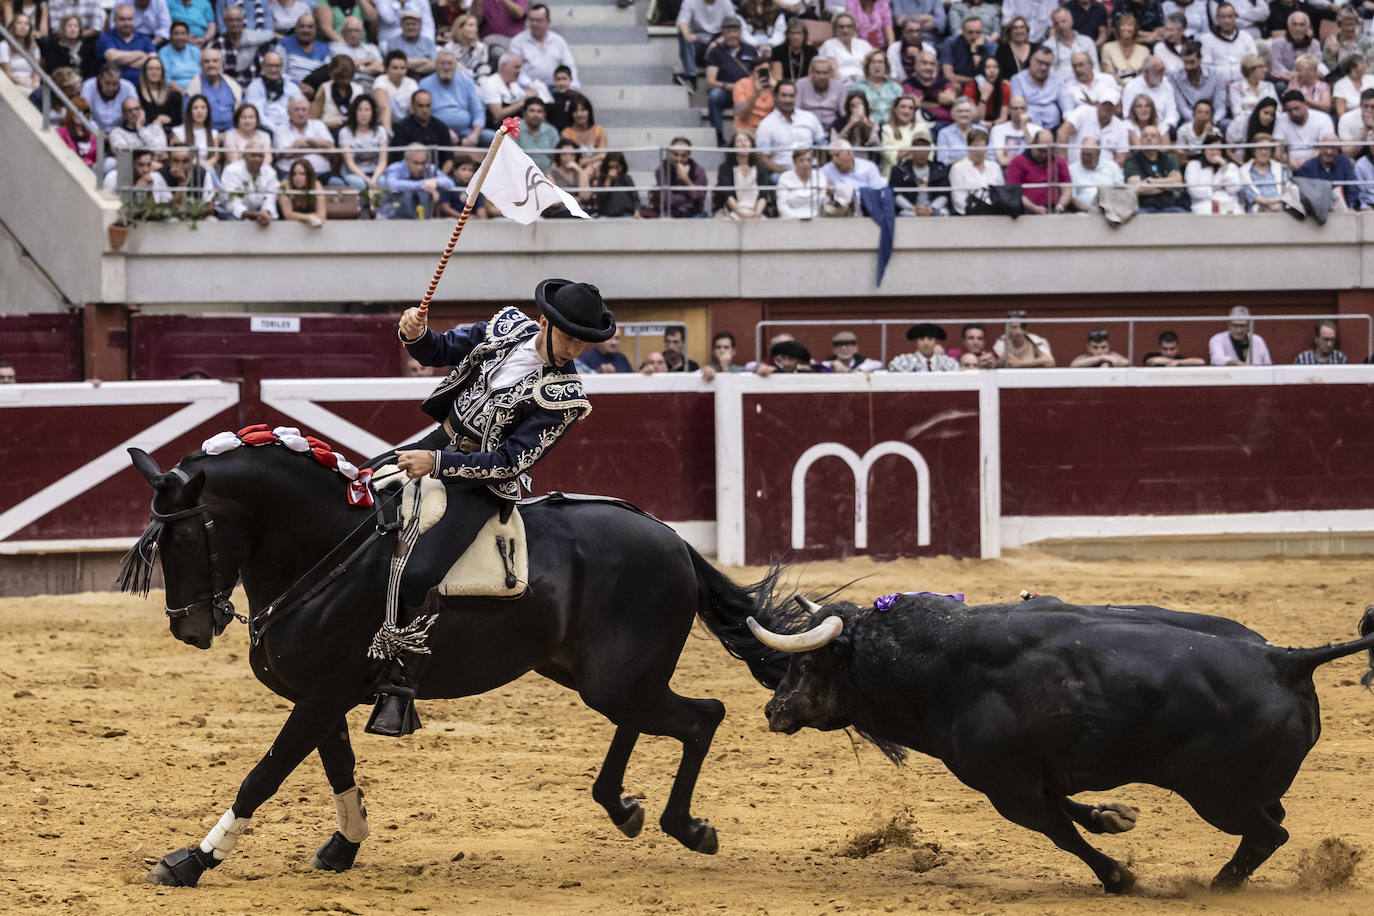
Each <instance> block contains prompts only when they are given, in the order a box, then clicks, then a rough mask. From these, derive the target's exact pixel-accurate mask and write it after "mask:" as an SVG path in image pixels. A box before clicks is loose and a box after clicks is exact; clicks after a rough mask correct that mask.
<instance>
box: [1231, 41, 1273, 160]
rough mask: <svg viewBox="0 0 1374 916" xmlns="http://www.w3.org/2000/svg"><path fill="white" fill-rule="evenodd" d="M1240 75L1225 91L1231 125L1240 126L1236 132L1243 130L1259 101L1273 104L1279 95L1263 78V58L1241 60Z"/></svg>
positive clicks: (1253, 56) (1255, 55)
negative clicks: (1272, 101) (1268, 100)
mask: <svg viewBox="0 0 1374 916" xmlns="http://www.w3.org/2000/svg"><path fill="white" fill-rule="evenodd" d="M1240 73H1241V77H1242V78H1241V79H1238V80H1236V81H1235V82H1234V83H1232V84H1231V85H1230V86H1229V87H1228V88H1227V90H1226V99H1227V102H1228V104H1229V107H1230V112H1231V123H1232V124H1233V125H1236V124H1238V125H1240V126H1239V127H1238V128H1236V129H1237V130H1238V131H1240V130H1244V129H1245V124H1246V122H1247V121H1248V120H1249V118H1250V113H1251V112H1252V111H1254V110H1255V106H1256V105H1258V104H1259V103H1260V99H1266V98H1268V99H1273V100H1274V102H1275V103H1277V102H1278V100H1279V94H1278V91H1277V90H1275V89H1274V84H1273V83H1271V82H1269V81H1268V80H1267V79H1265V78H1264V76H1265V72H1264V58H1263V57H1260V56H1259V55H1258V54H1252V55H1250V56H1249V57H1246V58H1243V59H1242V60H1241V62H1240ZM1226 139H1228V140H1230V139H1231V132H1230V130H1228V131H1227V137H1226Z"/></svg>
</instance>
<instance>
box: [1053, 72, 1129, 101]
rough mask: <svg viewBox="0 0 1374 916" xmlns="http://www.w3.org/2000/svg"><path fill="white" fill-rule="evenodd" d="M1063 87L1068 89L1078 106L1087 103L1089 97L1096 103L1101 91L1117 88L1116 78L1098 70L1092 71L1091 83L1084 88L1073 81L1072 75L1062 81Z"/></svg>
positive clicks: (1076, 81)
mask: <svg viewBox="0 0 1374 916" xmlns="http://www.w3.org/2000/svg"><path fill="white" fill-rule="evenodd" d="M1064 85H1065V86H1066V87H1068V90H1069V95H1072V96H1073V100H1074V101H1075V102H1077V103H1078V104H1080V105H1082V104H1084V103H1085V102H1087V101H1088V97H1089V96H1091V97H1092V100H1093V101H1094V102H1096V101H1097V100H1098V99H1099V98H1101V97H1102V91H1103V90H1105V89H1109V88H1110V89H1115V88H1117V84H1116V77H1114V76H1112V75H1111V74H1110V73H1102V72H1101V71H1098V70H1094V71H1093V81H1092V82H1091V83H1090V84H1089V85H1086V86H1085V85H1083V84H1082V83H1080V82H1079V81H1078V80H1076V79H1074V76H1073V74H1072V73H1070V74H1069V78H1068V79H1066V80H1065V81H1064Z"/></svg>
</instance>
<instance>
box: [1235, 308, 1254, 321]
mask: <svg viewBox="0 0 1374 916" xmlns="http://www.w3.org/2000/svg"><path fill="white" fill-rule="evenodd" d="M1230 319H1231V320H1232V321H1249V320H1250V310H1249V309H1248V308H1246V307H1245V306H1243V305H1238V306H1236V307H1235V308H1233V309H1231V316H1230Z"/></svg>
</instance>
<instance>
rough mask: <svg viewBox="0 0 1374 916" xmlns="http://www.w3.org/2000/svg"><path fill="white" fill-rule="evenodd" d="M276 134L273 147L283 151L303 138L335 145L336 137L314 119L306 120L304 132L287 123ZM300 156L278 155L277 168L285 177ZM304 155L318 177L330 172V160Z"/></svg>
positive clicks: (326, 144)
mask: <svg viewBox="0 0 1374 916" xmlns="http://www.w3.org/2000/svg"><path fill="white" fill-rule="evenodd" d="M276 134H277V135H276V142H275V143H274V144H273V145H274V146H277V147H280V148H282V149H285V148H286V147H289V146H290V145H291V144H293V143H295V142H296V141H297V140H299V139H301V138H302V137H304V138H305V139H307V140H319V141H320V142H321V143H323V144H324V145H325V146H333V145H334V135H333V134H331V133H330V132H329V128H328V127H325V126H324V122H323V121H317V120H315V119H314V118H308V119H306V122H305V128H304V129H303V130H296V128H294V127H292V126H291V122H290V121H287V122H286V123H285V124H283V125H282V126H281V128H280V129H279V130H278V131H277V132H276ZM299 155H302V154H301V153H285V152H283V153H278V154H277V168H278V169H279V170H281V172H282V174H283V175H285V174H287V173H288V172H290V170H291V163H292V162H294V161H295V159H296V157H297V156H299ZM304 155H305V161H306V162H308V163H310V167H311V168H313V169H314V170H315V174H316V175H323V174H324V173H325V172H328V171H330V168H329V160H328V159H326V158H324V156H322V155H321V154H319V153H305V154H304ZM250 209H251V208H250Z"/></svg>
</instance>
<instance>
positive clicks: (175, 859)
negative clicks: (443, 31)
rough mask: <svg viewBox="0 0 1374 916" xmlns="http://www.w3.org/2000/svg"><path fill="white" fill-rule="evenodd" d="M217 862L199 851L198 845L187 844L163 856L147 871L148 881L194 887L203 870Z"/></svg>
mask: <svg viewBox="0 0 1374 916" xmlns="http://www.w3.org/2000/svg"><path fill="white" fill-rule="evenodd" d="M218 864H219V860H218V859H216V858H215V857H214V856H212V855H211V854H209V853H206V852H201V851H200V847H199V846H188V847H184V848H182V849H178V850H177V851H176V852H169V853H167V855H165V856H163V857H162V861H161V862H159V863H157V865H155V866H153V869H152V871H150V872H148V881H149V882H150V883H152V884H160V885H162V886H163V887H195V886H196V885H197V884H198V883H199V882H200V876H201V875H203V874H204V873H205V870H206V869H207V868H214V867H215V866H216V865H218Z"/></svg>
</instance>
